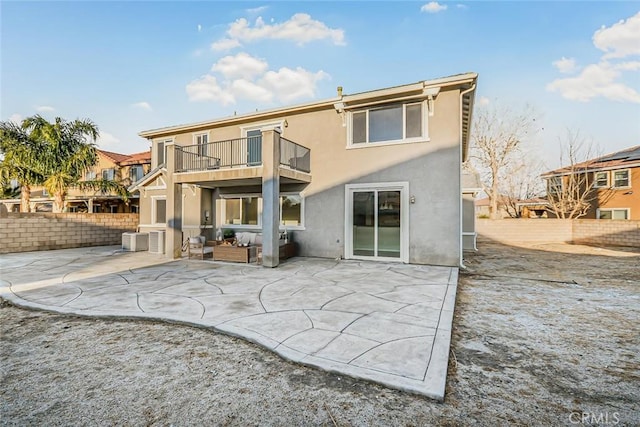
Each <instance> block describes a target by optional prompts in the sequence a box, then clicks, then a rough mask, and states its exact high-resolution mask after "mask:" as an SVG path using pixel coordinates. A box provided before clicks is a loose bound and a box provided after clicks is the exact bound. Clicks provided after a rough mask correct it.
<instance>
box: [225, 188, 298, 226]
mask: <svg viewBox="0 0 640 427" xmlns="http://www.w3.org/2000/svg"><path fill="white" fill-rule="evenodd" d="M221 203H222V224H223V225H224V226H229V227H235V226H239V227H240V228H242V227H247V226H248V227H251V226H255V227H261V226H262V197H261V196H258V195H243V196H225V197H224V198H223V199H222V200H221ZM279 205H280V227H281V228H289V227H291V228H295V227H303V226H304V198H303V197H302V196H301V195H300V194H297V193H290V194H287V193H285V194H281V195H280V202H279Z"/></svg>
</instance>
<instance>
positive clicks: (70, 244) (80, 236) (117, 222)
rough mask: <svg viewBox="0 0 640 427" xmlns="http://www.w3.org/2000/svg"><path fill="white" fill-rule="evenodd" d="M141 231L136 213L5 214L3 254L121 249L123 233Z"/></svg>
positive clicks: (0, 221)
mask: <svg viewBox="0 0 640 427" xmlns="http://www.w3.org/2000/svg"><path fill="white" fill-rule="evenodd" d="M137 227H138V214H132V213H126V214H111V213H104V214H95V213H57V214H54V213H3V214H2V215H1V216H0V254H5V253H10V252H29V251H45V250H50V249H68V248H81V247H87V246H103V245H120V244H122V233H124V232H127V231H136V228H137Z"/></svg>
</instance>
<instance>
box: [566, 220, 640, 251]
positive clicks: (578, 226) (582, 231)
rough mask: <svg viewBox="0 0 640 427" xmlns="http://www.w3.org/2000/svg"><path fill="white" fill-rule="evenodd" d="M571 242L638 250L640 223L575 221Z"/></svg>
mask: <svg viewBox="0 0 640 427" xmlns="http://www.w3.org/2000/svg"><path fill="white" fill-rule="evenodd" d="M573 241H574V242H575V243H583V244H589V245H602V246H629V247H637V248H640V221H609V220H607V221H604V220H597V219H576V220H574V221H573Z"/></svg>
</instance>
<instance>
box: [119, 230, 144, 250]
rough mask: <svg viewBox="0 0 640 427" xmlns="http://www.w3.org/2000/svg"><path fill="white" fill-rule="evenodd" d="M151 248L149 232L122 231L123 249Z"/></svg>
mask: <svg viewBox="0 0 640 427" xmlns="http://www.w3.org/2000/svg"><path fill="white" fill-rule="evenodd" d="M148 249H149V233H122V250H123V251H129V252H138V251H146V250H148Z"/></svg>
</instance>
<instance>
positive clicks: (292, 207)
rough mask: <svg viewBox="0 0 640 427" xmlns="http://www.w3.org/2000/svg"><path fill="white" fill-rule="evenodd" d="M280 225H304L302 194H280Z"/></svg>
mask: <svg viewBox="0 0 640 427" xmlns="http://www.w3.org/2000/svg"><path fill="white" fill-rule="evenodd" d="M280 225H281V226H283V227H300V226H302V196H300V195H299V194H285V195H282V196H280Z"/></svg>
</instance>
